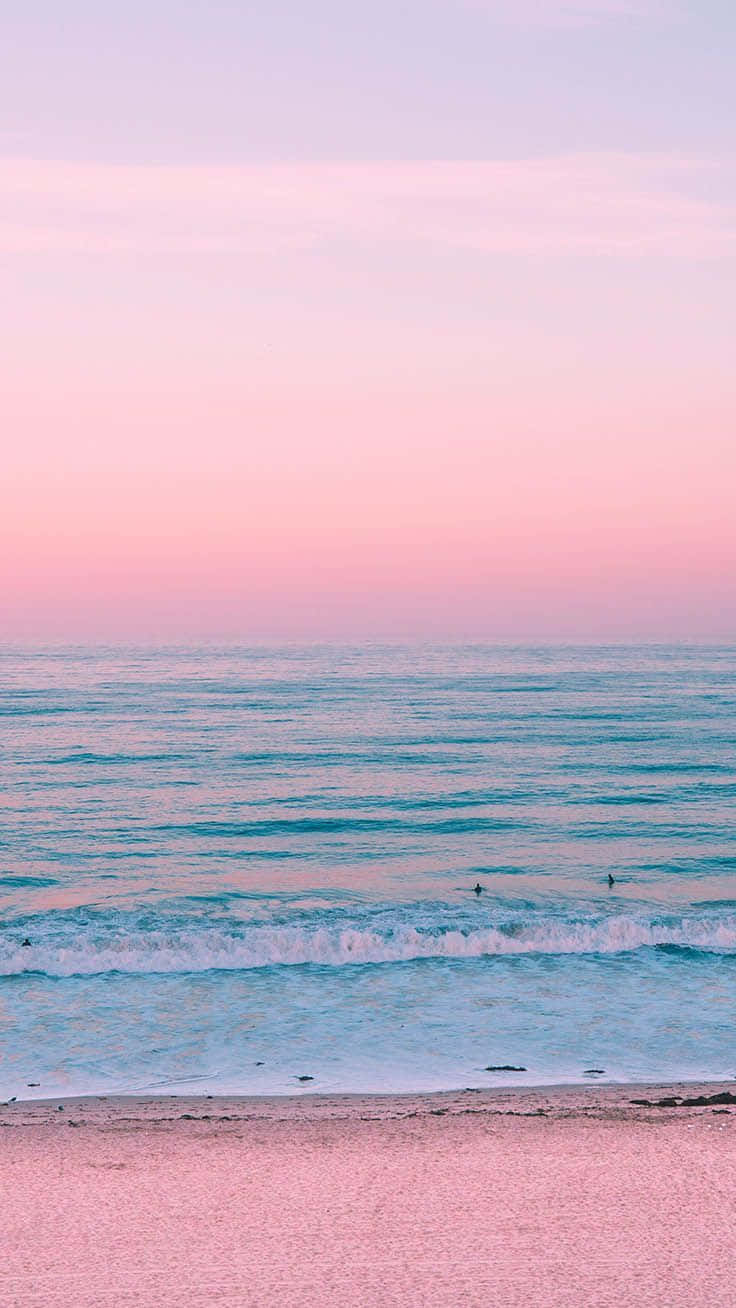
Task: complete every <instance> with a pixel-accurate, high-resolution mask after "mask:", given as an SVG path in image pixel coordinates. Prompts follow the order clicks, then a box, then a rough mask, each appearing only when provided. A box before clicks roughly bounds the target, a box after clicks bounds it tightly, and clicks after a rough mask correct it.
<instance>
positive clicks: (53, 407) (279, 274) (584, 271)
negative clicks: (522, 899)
mask: <svg viewBox="0 0 736 1308" xmlns="http://www.w3.org/2000/svg"><path fill="white" fill-rule="evenodd" d="M14 10H15V12H11V13H10V14H9V15H8V16H6V18H5V19H4V40H3V44H2V49H0V278H1V287H2V294H1V296H0V432H2V459H1V460H0V491H1V500H0V504H1V511H0V640H2V639H5V640H11V641H15V640H25V639H41V640H68V641H73V642H75V641H86V640H129V641H137V640H167V641H168V640H171V641H180V640H189V639H200V638H202V639H204V638H213V639H220V638H223V639H231V638H232V639H237V640H245V641H247V640H251V639H252V640H261V639H286V640H302V639H303V640H322V639H347V640H363V639H379V640H380V639H392V638H404V637H410V638H420V639H432V640H434V639H437V640H454V639H486V638H487V639H492V638H503V639H514V638H534V639H537V638H541V637H550V638H555V639H558V638H562V639H604V640H608V639H617V640H618V639H622V640H629V639H640V638H641V639H677V640H728V639H733V638H736V586H734V584H733V577H734V575H735V573H736V431H735V429H734V413H735V411H736V406H735V401H736V371H735V370H734V368H733V342H734V340H735V339H736V310H735V308H734V306H735V304H736V296H734V272H735V271H736V270H735V268H734V263H735V258H734V256H735V255H736V169H735V167H734V162H735V159H736V152H735V141H734V131H735V125H736V103H735V101H736V93H735V91H734V85H735V84H734V78H733V55H734V43H735V41H736V10H734V8H733V5H732V3H731V0H728V3H727V2H726V0H697V3H696V2H695V0H513V2H512V0H404V2H403V3H398V2H397V0H391V3H389V2H388V0H373V3H371V4H370V5H367V4H363V3H358V2H356V0H354V2H353V3H346V0H261V2H260V3H245V0H240V2H236V0H229V2H221V0H213V2H211V3H207V4H204V3H202V2H200V3H193V2H192V0H190V2H189V3H186V0H184V2H182V0H177V3H176V4H175V3H174V0H146V3H145V4H144V3H141V2H140V0H130V2H129V3H128V4H126V5H125V6H107V5H105V6H101V5H99V4H98V3H97V2H96V0H95V2H94V3H93V2H92V0H86V2H85V0H67V3H65V4H64V5H63V6H62V5H59V4H58V3H57V0H26V3H25V4H24V5H23V6H22V7H21V6H19V5H17V6H14Z"/></svg>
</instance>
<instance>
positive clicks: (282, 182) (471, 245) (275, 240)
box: [0, 153, 736, 258]
mask: <svg viewBox="0 0 736 1308" xmlns="http://www.w3.org/2000/svg"><path fill="white" fill-rule="evenodd" d="M721 171H723V165H719V164H718V163H716V162H713V161H710V162H708V161H702V160H698V159H684V158H677V157H674V156H666V155H638V154H624V153H619V154H613V153H611V154H606V153H598V154H577V155H565V156H560V157H557V158H546V159H522V160H511V161H506V160H503V161H494V160H490V161H487V160H471V161H467V162H462V161H460V162H456V161H442V160H440V161H434V162H433V161H408V162H403V161H398V162H371V163H314V164H303V163H279V164H250V165H245V166H229V167H212V166H205V165H201V166H199V165H197V166H185V167H174V166H168V165H166V166H160V167H156V166H143V165H133V166H129V165H112V164H97V163H90V164H82V163H65V162H46V161H38V160H24V159H10V160H6V161H5V162H4V163H3V164H2V166H0V212H1V213H2V219H0V251H4V252H6V253H8V252H12V253H22V252H31V253H33V252H42V251H51V252H60V253H64V252H67V253H79V252H87V253H101V254H115V253H123V252H130V251H132V252H140V253H172V254H176V253H186V254H196V253H200V254H207V253H208V252H217V253H221V252H222V253H228V252H231V253H235V254H241V255H248V254H259V253H264V252H265V253H269V252H273V253H279V252H289V251H291V252H294V253H298V252H299V251H306V250H312V249H320V248H322V249H329V250H331V251H335V250H338V251H344V252H346V253H347V255H348V256H350V254H351V253H353V254H354V252H355V249H356V248H359V247H361V246H364V245H365V243H366V242H370V243H371V246H372V248H386V249H399V250H400V249H401V248H402V247H405V246H406V245H411V246H412V247H416V246H423V247H425V248H428V249H431V248H450V249H458V250H467V251H475V252H478V253H484V254H488V255H493V254H502V255H547V256H553V255H569V254H579V255H604V256H606V255H608V256H611V255H614V256H615V255H635V256H639V255H654V256H657V255H663V256H685V257H688V256H690V257H696V258H703V257H718V256H722V255H729V254H733V253H735V252H736V222H735V221H734V220H735V218H736V208H735V207H734V206H733V205H732V204H731V205H729V204H727V203H725V202H723V203H720V204H718V203H716V202H714V201H713V200H711V199H709V198H707V197H706V196H705V195H703V194H702V187H703V182H704V180H705V181H708V180H709V179H711V178H712V177H713V176H715V175H717V174H718V173H719V172H721Z"/></svg>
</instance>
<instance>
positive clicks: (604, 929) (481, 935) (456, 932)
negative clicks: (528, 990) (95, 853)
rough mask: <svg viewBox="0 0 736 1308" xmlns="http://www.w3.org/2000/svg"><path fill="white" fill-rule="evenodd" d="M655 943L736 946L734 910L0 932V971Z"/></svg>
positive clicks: (455, 955) (578, 949)
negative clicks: (657, 917) (427, 924)
mask: <svg viewBox="0 0 736 1308" xmlns="http://www.w3.org/2000/svg"><path fill="white" fill-rule="evenodd" d="M657 946H670V947H672V946H674V947H680V948H690V949H703V950H715V951H730V950H736V916H729V917H722V918H714V917H712V916H711V917H700V918H682V919H680V920H679V921H673V920H670V921H668V922H659V923H658V922H654V921H645V920H643V919H640V918H635V917H629V916H617V917H608V918H605V919H598V920H589V921H579V922H570V921H562V920H555V919H551V918H546V919H537V920H535V921H529V922H526V923H520V922H515V923H505V924H503V925H499V926H487V927H484V928H481V929H475V930H460V929H457V928H450V927H441V928H435V929H427V928H418V927H415V926H411V925H401V926H397V927H394V928H392V929H388V930H380V931H379V930H376V929H370V928H366V927H358V926H353V927H351V926H345V925H341V926H335V925H332V926H315V925H312V926H251V927H246V928H243V929H241V930H240V931H238V932H236V931H233V930H218V929H215V928H212V927H208V928H202V927H191V926H190V927H185V928H182V929H180V930H148V931H142V930H136V931H128V932H120V933H119V934H113V933H110V932H109V931H105V932H97V933H95V934H93V933H91V932H89V931H86V930H83V931H81V932H79V933H78V934H77V936H76V937H75V938H74V939H65V940H59V939H58V938H57V939H54V940H48V941H44V940H43V939H39V940H38V942H37V943H36V942H34V941H32V942H31V946H30V947H23V946H22V945H21V944H20V942H19V941H18V940H17V939H13V940H12V941H10V940H8V939H7V937H6V938H5V939H4V940H2V941H0V976H6V977H8V976H17V975H20V974H22V973H27V972H31V973H43V974H46V975H47V976H52V977H68V976H94V975H99V974H102V973H106V972H125V973H136V974H143V973H198V972H206V971H211V970H227V971H241V970H248V969H252V968H264V967H279V966H299V965H304V964H312V965H317V966H322V967H331V968H335V967H344V966H349V965H356V964H380V963H403V962H411V961H412V960H418V959H433V958H434V959H440V958H448V959H464V958H484V957H489V958H491V957H495V956H499V955H520V954H618V953H624V952H627V951H632V950H637V949H648V948H654V947H657Z"/></svg>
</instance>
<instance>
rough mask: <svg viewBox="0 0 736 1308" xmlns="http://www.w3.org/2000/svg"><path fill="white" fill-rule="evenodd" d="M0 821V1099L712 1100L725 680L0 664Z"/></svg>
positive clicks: (665, 669) (712, 652)
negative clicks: (501, 1089)
mask: <svg viewBox="0 0 736 1308" xmlns="http://www.w3.org/2000/svg"><path fill="white" fill-rule="evenodd" d="M0 801H1V804H2V808H1V810H0V1096H2V1097H3V1098H7V1097H9V1096H12V1095H16V1096H17V1097H18V1098H31V1097H37V1096H40V1097H45V1096H47V1095H54V1096H55V1095H62V1094H72V1093H83V1092H90V1093H100V1094H110V1093H114V1092H147V1091H159V1092H177V1091H181V1092H182V1093H183V1092H187V1093H190V1092H193V1091H194V1092H197V1091H201V1092H202V1093H214V1092H217V1091H222V1092H245V1093H256V1094H259V1093H278V1094H288V1093H294V1092H300V1093H308V1092H310V1091H330V1092H333V1091H350V1090H361V1091H380V1090H392V1091H403V1090H415V1089H421V1090H431V1089H442V1088H455V1087H466V1086H467V1087H474V1086H493V1085H498V1084H503V1085H506V1084H535V1083H536V1084H544V1083H554V1082H585V1081H586V1080H588V1081H591V1080H598V1081H606V1080H607V1081H632V1082H634V1081H643V1080H648V1079H659V1078H672V1079H675V1078H676V1079H701V1078H717V1079H725V1078H729V1077H734V1076H736V1034H735V1031H734V1024H735V1020H736V650H734V649H733V648H715V647H698V648H695V647H693V648H689V647H682V646H677V647H664V646H644V647H637V648H633V647H632V648H628V647H623V646H609V647H584V646H581V645H576V646H569V645H567V646H565V645H550V646H533V647H532V646H528V647H527V646H525V647H521V646H511V645H494V646H481V645H468V646H462V647H460V646H458V647H440V646H426V645H417V646H377V645H376V646H362V647H360V648H348V647H337V646H308V647H303V648H302V647H296V646H286V647H280V648H274V649H269V648H265V647H258V648H234V647H226V648H219V647H218V648H214V647H208V648H179V649H154V648H147V649H133V648H130V649H127V648H126V649H123V648H101V647H100V648H94V649H82V648H74V649H72V648H64V649H41V648H33V649H20V648H12V649H11V648H5V649H4V650H2V651H0ZM609 872H610V873H612V875H613V876H614V878H615V884H614V885H613V887H611V888H609V886H608V883H607V878H608V874H609ZM476 883H479V884H480V885H481V886H482V893H481V894H480V895H476V894H475V893H474V892H473V887H474V886H475V884H476ZM25 939H28V940H29V941H30V944H29V945H27V946H24V945H23V941H24V940H25ZM498 1066H510V1067H512V1068H514V1069H517V1070H513V1071H489V1070H488V1069H489V1068H491V1067H498ZM522 1069H523V1070H522ZM593 1069H597V1070H596V1071H593ZM299 1078H305V1079H299ZM306 1078H311V1079H306Z"/></svg>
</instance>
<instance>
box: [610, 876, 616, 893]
mask: <svg viewBox="0 0 736 1308" xmlns="http://www.w3.org/2000/svg"><path fill="white" fill-rule="evenodd" d="M615 884H616V878H615V877H612V876H611V873H610V872H609V873H608V889H609V890H610V889H611V886H615Z"/></svg>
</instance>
